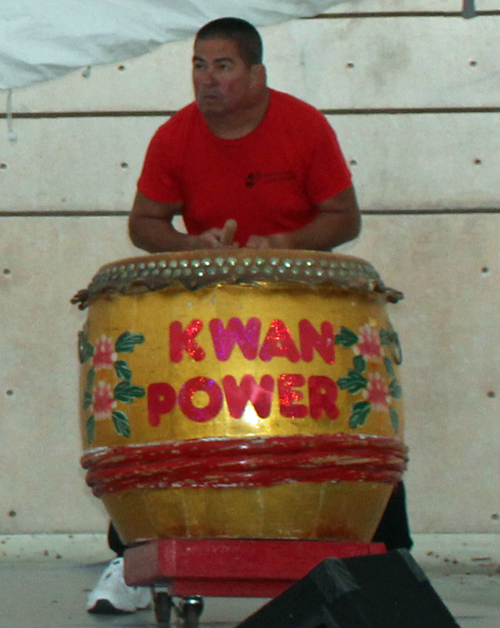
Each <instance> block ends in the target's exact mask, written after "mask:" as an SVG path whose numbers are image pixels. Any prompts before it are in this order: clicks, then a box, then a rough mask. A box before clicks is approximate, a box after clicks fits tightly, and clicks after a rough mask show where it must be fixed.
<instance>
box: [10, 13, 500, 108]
mask: <svg viewBox="0 0 500 628" xmlns="http://www.w3.org/2000/svg"><path fill="white" fill-rule="evenodd" d="M499 23H500V15H499V16H498V17H496V18H490V19H485V18H483V17H480V18H476V19H474V20H464V19H462V18H460V17H454V18H442V17H421V18H418V17H414V16H413V17H399V18H398V17H392V18H377V17H373V18H369V19H368V18H366V19H365V18H351V17H349V18H345V19H316V20H293V21H291V22H288V23H286V24H282V25H278V26H272V27H267V28H264V29H262V34H263V39H264V45H265V62H266V65H267V68H268V72H269V82H270V85H272V86H274V87H276V88H277V89H282V90H284V91H288V92H290V93H292V94H294V95H296V96H298V97H300V98H303V99H305V100H307V101H308V102H311V103H312V104H314V105H315V106H316V107H319V108H321V109H331V108H341V109H351V108H353V109H364V108H368V109H376V108H387V107H389V108H405V107H410V108H415V107H420V108H422V107H426V108H427V107H430V108H436V107H486V106H492V107H494V106H498V90H499V86H500V78H499V74H498V68H499V67H500V46H499V45H498V28H499ZM191 55H192V40H188V41H185V42H177V43H172V44H167V45H165V46H163V47H162V48H161V49H159V50H157V51H156V52H154V53H152V54H149V55H145V56H144V57H141V58H138V59H133V60H130V61H127V62H124V63H122V64H117V65H112V66H102V67H95V68H93V69H92V71H91V73H90V76H88V78H85V76H86V73H84V72H76V73H73V74H71V75H69V76H67V77H64V78H61V79H57V80H54V81H50V82H48V83H42V84H40V85H37V86H34V87H31V88H29V89H22V90H17V91H15V92H14V98H13V104H14V112H17V113H20V114H27V113H35V112H80V113H81V112H89V111H90V112H91V111H105V112H110V113H111V112H113V111H134V112H135V111H151V110H161V111H171V110H176V109H179V108H180V107H182V106H183V105H185V104H187V103H188V102H190V100H192V89H191V83H190V72H191ZM471 64H472V65H471ZM0 107H1V108H2V109H3V110H5V107H6V99H5V100H4V101H3V102H2V101H0ZM2 109H0V111H1V110H2Z"/></svg>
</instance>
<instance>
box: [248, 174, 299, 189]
mask: <svg viewBox="0 0 500 628" xmlns="http://www.w3.org/2000/svg"><path fill="white" fill-rule="evenodd" d="M296 178H297V177H296V175H295V172H294V171H293V170H285V171H283V172H269V173H265V174H264V173H262V172H251V173H250V174H249V175H248V176H247V178H246V180H245V185H246V187H247V188H253V186H254V185H256V184H257V183H258V182H259V181H261V182H262V183H279V182H281V181H291V180H292V179H296Z"/></svg>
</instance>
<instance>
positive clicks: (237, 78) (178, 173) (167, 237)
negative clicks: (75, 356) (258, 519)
mask: <svg viewBox="0 0 500 628" xmlns="http://www.w3.org/2000/svg"><path fill="white" fill-rule="evenodd" d="M193 84H194V93H195V102H193V103H191V104H190V105H188V106H187V107H185V108H184V109H182V110H181V111H179V112H178V113H177V114H176V115H174V116H173V117H172V118H171V119H170V120H169V121H168V122H167V123H166V124H164V125H162V126H161V127H160V128H159V129H158V131H157V132H156V134H155V135H154V137H153V139H152V141H151V143H150V146H149V148H148V151H147V154H146V159H145V162H144V167H143V171H142V174H141V176H140V179H139V181H138V191H137V195H136V198H135V202H134V206H133V209H132V213H131V216H130V221H129V233H130V237H131V239H132V242H133V243H134V244H135V245H136V246H137V247H139V248H142V249H144V250H146V251H148V252H150V253H154V252H162V251H183V250H196V249H210V248H220V247H224V246H232V247H236V246H245V247H249V248H262V249H265V248H278V249H279V248H283V249H309V250H329V249H331V248H333V247H335V246H338V245H340V244H342V243H344V242H347V241H349V240H352V239H353V238H355V237H356V236H357V235H358V233H359V230H360V222H361V221H360V214H359V209H358V205H357V202H356V197H355V193H354V189H353V187H352V182H351V176H350V173H349V170H348V168H347V165H346V163H345V160H344V158H343V156H342V153H341V150H340V147H339V145H338V142H337V139H336V136H335V133H334V132H333V130H332V129H331V127H330V125H329V124H328V122H327V120H326V118H325V117H324V116H323V115H322V114H321V113H320V112H318V111H317V110H316V109H314V108H313V107H311V106H310V105H308V104H306V103H304V102H302V101H300V100H298V99H296V98H294V97H292V96H289V95H288V94H283V93H280V92H277V91H275V90H272V89H270V88H269V87H268V86H267V84H266V71H265V68H264V66H263V64H262V41H261V38H260V35H259V33H258V32H257V30H256V29H255V28H254V27H253V26H252V25H251V24H249V23H248V22H245V21H243V20H239V19H236V18H223V19H220V20H215V21H213V22H210V23H209V24H207V25H206V26H204V27H203V28H202V29H201V30H200V31H199V32H198V34H197V36H196V39H195V44H194V56H193ZM176 215H182V216H183V219H184V222H185V225H186V228H187V234H185V233H180V232H179V231H177V230H176V229H175V228H174V226H173V224H172V220H173V218H174V216H176ZM228 220H231V221H235V222H236V233H235V235H234V242H233V239H232V237H231V238H229V240H230V243H228V241H227V240H226V239H225V237H224V225H225V224H226V223H227V221H228ZM109 544H110V547H111V548H112V549H113V550H114V551H116V553H117V554H118V555H119V556H121V555H122V554H123V551H124V547H123V545H122V544H121V542H120V539H119V537H118V535H117V534H116V531H115V530H114V528H113V527H111V528H110V533H109ZM148 601H149V597H148V594H147V593H146V592H145V590H142V589H140V588H134V587H127V586H126V585H125V583H124V580H123V561H122V559H121V558H118V559H115V560H114V561H112V562H111V564H110V566H109V567H108V569H107V570H106V571H105V572H104V573H103V575H102V576H101V580H100V581H99V583H98V585H97V587H96V589H94V591H93V592H92V593H91V594H90V596H89V601H88V610H89V611H91V612H112V611H113V610H114V611H116V612H119V611H131V610H135V609H136V608H142V607H144V606H146V605H147V603H148Z"/></svg>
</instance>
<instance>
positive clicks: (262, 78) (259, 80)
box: [250, 63, 267, 86]
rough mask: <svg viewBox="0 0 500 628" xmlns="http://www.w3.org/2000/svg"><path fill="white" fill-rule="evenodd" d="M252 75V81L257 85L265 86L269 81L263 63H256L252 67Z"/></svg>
mask: <svg viewBox="0 0 500 628" xmlns="http://www.w3.org/2000/svg"><path fill="white" fill-rule="evenodd" d="M250 76H251V78H252V83H253V84H254V85H257V86H263V85H265V84H266V82H267V74H266V67H265V65H263V64H262V63H256V64H254V65H252V66H251V67H250Z"/></svg>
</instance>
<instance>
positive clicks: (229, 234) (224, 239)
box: [220, 218, 238, 246]
mask: <svg viewBox="0 0 500 628" xmlns="http://www.w3.org/2000/svg"><path fill="white" fill-rule="evenodd" d="M237 228H238V223H237V222H236V220H233V219H232V218H229V220H226V222H225V224H224V227H223V228H222V234H221V236H220V243H221V244H222V245H223V246H227V245H228V244H232V243H233V238H234V234H235V233H236V229H237Z"/></svg>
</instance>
